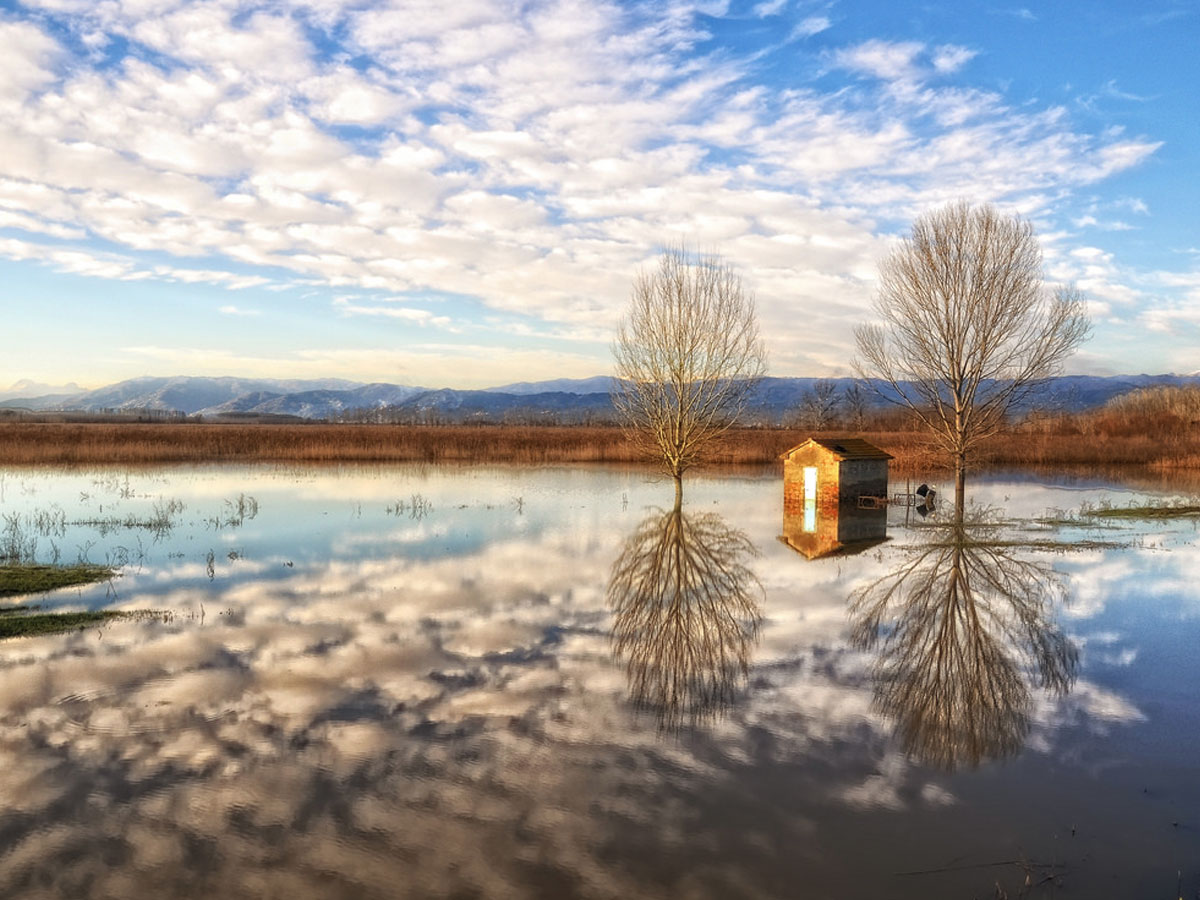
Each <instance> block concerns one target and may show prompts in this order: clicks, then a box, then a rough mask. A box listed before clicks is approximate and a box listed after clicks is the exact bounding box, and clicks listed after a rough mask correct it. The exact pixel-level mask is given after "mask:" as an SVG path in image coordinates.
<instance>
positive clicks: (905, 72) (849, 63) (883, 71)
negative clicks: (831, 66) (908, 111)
mask: <svg viewBox="0 0 1200 900" xmlns="http://www.w3.org/2000/svg"><path fill="white" fill-rule="evenodd" d="M924 50H925V45H924V44H921V43H918V42H916V41H884V40H879V39H872V40H869V41H864V42H863V43H861V44H858V45H856V46H854V47H847V48H846V49H844V50H839V51H837V53H835V54H834V60H835V61H836V63H837V64H838V65H839V66H841V67H842V68H845V69H850V70H851V71H855V72H861V73H863V74H865V75H872V76H874V77H875V78H881V79H884V80H886V81H899V80H910V79H915V78H916V77H917V74H918V68H917V65H916V62H917V57H918V56H920V55H921V54H922V53H923V52H924Z"/></svg>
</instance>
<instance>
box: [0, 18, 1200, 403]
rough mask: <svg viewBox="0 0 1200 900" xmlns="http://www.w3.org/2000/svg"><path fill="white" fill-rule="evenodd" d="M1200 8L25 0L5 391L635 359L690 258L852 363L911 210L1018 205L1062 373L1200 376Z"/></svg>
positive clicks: (6, 93)
mask: <svg viewBox="0 0 1200 900" xmlns="http://www.w3.org/2000/svg"><path fill="white" fill-rule="evenodd" d="M1198 45H1200V5H1198V4H1196V3H1194V2H1192V0H1186V2H1185V0H1139V2H1095V0H1059V2H1053V3H1029V4H1028V5H1021V4H1020V3H1006V2H997V3H977V2H957V0H956V2H950V0H944V2H936V0H934V2H927V3H905V2H882V0H872V2H866V0H863V2H849V0H833V2H806V0H750V2H739V0H695V2H687V0H666V2H646V3H640V2H637V3H635V2H629V3H603V2H586V0H545V2H543V0H526V2H521V0H507V2H506V0H458V2H454V3H446V2H442V0H391V2H384V0H378V2H361V0H274V2H248V0H196V2H181V0H26V2H16V0H0V134H2V135H3V139H2V142H0V303H2V304H3V310H4V315H3V321H2V324H0V346H2V348H3V353H2V354H0V387H3V386H4V385H6V384H9V383H12V382H15V381H17V380H18V379H31V380H34V381H37V382H41V383H44V384H64V383H67V382H75V383H77V384H79V385H82V386H84V387H97V386H101V385H103V384H108V383H111V382H113V381H118V380H121V379H125V378H131V377H136V376H140V375H235V376H243V377H250V376H259V377H279V378H346V379H352V380H356V381H388V382H395V383H402V384H410V385H421V386H425V387H443V386H447V387H459V388H471V387H484V386H494V385H500V384H506V383H510V382H516V381H536V380H543V379H550V378H561V377H587V376H592V375H599V374H605V373H608V372H610V371H611V369H612V362H611V350H610V343H611V339H612V336H613V332H614V329H615V326H616V324H617V322H618V321H619V320H620V318H621V316H622V315H623V313H624V311H625V308H626V306H627V304H628V302H629V291H630V286H631V283H632V281H633V279H634V278H635V276H636V275H637V274H638V272H639V271H642V270H645V269H648V268H650V267H652V266H653V264H654V260H655V258H656V256H657V254H658V253H659V252H661V250H662V248H663V247H665V246H672V245H677V244H681V243H682V244H684V245H686V246H689V247H692V248H695V249H698V250H702V251H707V252H714V253H718V254H720V255H721V256H722V257H723V258H724V259H725V260H726V261H727V262H728V263H729V264H730V265H731V266H733V267H734V268H735V269H736V271H737V272H738V273H739V274H740V276H741V278H742V280H743V283H744V285H745V286H746V288H747V289H748V290H749V291H750V292H752V293H753V295H754V297H755V300H756V303H757V308H758V315H759V322H760V327H761V329H762V332H763V335H764V338H765V341H766V344H767V349H768V352H769V354H770V374H772V375H780V376H838V375H849V374H852V368H851V360H852V357H853V350H854V347H853V344H854V338H853V329H854V326H855V325H857V324H860V323H862V322H865V321H869V320H870V319H871V316H872V313H871V300H872V296H873V291H874V287H875V273H876V267H877V264H878V262H879V261H880V259H882V258H883V257H884V256H885V255H886V254H887V253H888V251H889V249H890V248H892V247H893V246H894V244H895V242H896V241H897V240H898V239H899V238H900V237H901V236H902V235H903V234H904V233H905V231H906V230H907V228H908V227H909V225H910V224H911V222H912V220H913V218H914V217H915V216H917V215H920V214H921V213H923V212H926V211H928V210H931V209H934V208H937V207H939V206H941V205H944V204H946V203H948V202H952V201H955V200H967V201H970V202H990V203H994V204H995V205H996V206H998V207H999V208H1000V209H1001V210H1003V211H1005V212H1010V213H1016V214H1019V215H1022V216H1024V217H1026V218H1027V219H1029V220H1030V221H1031V222H1032V223H1033V224H1034V226H1035V228H1036V229H1037V233H1038V236H1039V240H1040V241H1041V244H1042V250H1043V255H1044V262H1045V271H1046V278H1047V281H1048V283H1051V284H1068V283H1070V284H1074V285H1075V286H1077V287H1078V288H1079V289H1080V290H1081V291H1082V292H1083V293H1084V295H1085V296H1086V297H1087V299H1088V303H1089V307H1090V311H1091V315H1092V319H1093V325H1094V328H1093V334H1092V337H1091V339H1090V341H1089V342H1088V343H1087V344H1086V345H1085V346H1084V347H1083V348H1082V349H1081V350H1080V351H1079V352H1078V353H1077V354H1076V355H1075V356H1074V357H1073V358H1072V359H1071V360H1070V361H1069V363H1068V365H1067V370H1068V371H1069V372H1075V373H1087V374H1100V375H1109V374H1132V373H1139V372H1150V373H1162V372H1180V373H1190V372H1196V371H1198V370H1200V233H1198V231H1200V229H1198V227H1197V217H1196V215H1195V210H1196V209H1197V208H1198V207H1200V177H1197V176H1198V175H1200V133H1198V127H1197V126H1198V122H1200V117H1198V116H1197V114H1196V105H1195V104H1196V96H1197V94H1198V93H1200V90H1198V89H1200V77H1198V76H1200V66H1197V64H1196V60H1195V48H1196V47H1197V46H1198Z"/></svg>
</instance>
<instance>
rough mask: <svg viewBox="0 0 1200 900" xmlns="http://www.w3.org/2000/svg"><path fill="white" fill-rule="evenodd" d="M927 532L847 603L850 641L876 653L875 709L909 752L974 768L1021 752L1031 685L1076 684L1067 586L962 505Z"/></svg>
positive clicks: (990, 519) (990, 521) (991, 519)
mask: <svg viewBox="0 0 1200 900" xmlns="http://www.w3.org/2000/svg"><path fill="white" fill-rule="evenodd" d="M923 530H924V531H925V534H926V537H925V538H924V539H923V540H922V541H921V542H920V543H919V544H918V545H917V546H916V547H914V548H912V550H911V558H910V559H908V560H907V561H905V562H904V563H903V564H902V565H901V566H900V567H899V568H897V569H896V571H894V572H893V573H891V574H889V575H886V576H884V577H883V578H881V579H879V580H878V581H875V582H873V583H872V584H869V585H867V586H866V587H865V588H863V589H861V590H859V591H857V592H856V593H855V594H854V595H853V596H852V597H851V601H850V614H851V621H852V623H853V626H852V627H853V637H854V641H855V643H856V644H857V645H858V646H860V647H863V648H866V649H873V650H875V651H876V654H877V655H876V660H875V672H874V674H875V703H876V706H877V708H878V709H879V710H880V711H881V712H882V713H884V714H885V715H887V716H889V717H891V718H893V719H894V720H895V721H896V723H897V724H896V728H897V733H898V735H899V736H900V740H901V744H902V745H903V747H904V750H905V752H906V753H908V754H909V755H911V756H913V757H915V758H917V759H919V760H921V761H922V762H924V763H927V764H930V765H934V766H938V767H939V768H943V769H947V770H953V769H956V768H958V767H960V766H967V767H970V768H975V767H978V766H979V765H980V764H981V763H983V762H986V761H988V760H993V759H1003V758H1006V757H1009V756H1012V755H1014V754H1016V753H1017V752H1019V751H1020V749H1021V748H1022V746H1024V743H1025V737H1026V735H1027V734H1028V731H1029V715H1030V710H1031V707H1032V705H1033V688H1034V687H1038V688H1042V689H1045V690H1047V691H1049V692H1050V693H1052V694H1056V695H1062V694H1065V693H1066V692H1068V691H1069V690H1070V689H1071V686H1072V685H1073V684H1074V681H1075V670H1076V665H1077V663H1078V650H1077V648H1076V647H1075V646H1074V645H1073V644H1072V643H1071V641H1070V640H1069V639H1068V638H1067V637H1066V635H1064V634H1063V632H1062V631H1061V630H1060V629H1059V627H1058V625H1057V624H1056V623H1055V622H1054V620H1053V608H1054V604H1055V602H1056V601H1058V600H1060V599H1062V598H1063V597H1064V596H1065V584H1064V581H1063V579H1062V577H1061V576H1060V575H1058V574H1057V573H1056V572H1054V571H1053V570H1052V569H1051V567H1050V566H1049V565H1047V564H1045V563H1039V562H1035V561H1032V560H1028V559H1021V558H1020V557H1019V556H1018V555H1017V554H1018V548H1016V547H1014V546H1013V544H1012V543H1011V542H1009V543H1005V542H1004V541H1002V540H1001V539H1000V535H999V526H998V524H997V523H996V521H995V516H993V515H990V514H989V513H987V512H986V511H973V512H971V513H970V514H967V513H965V512H964V510H963V508H962V506H961V504H960V505H959V506H957V507H956V510H955V514H954V519H953V520H952V521H950V522H948V523H946V524H939V525H933V526H929V527H928V528H927V529H923Z"/></svg>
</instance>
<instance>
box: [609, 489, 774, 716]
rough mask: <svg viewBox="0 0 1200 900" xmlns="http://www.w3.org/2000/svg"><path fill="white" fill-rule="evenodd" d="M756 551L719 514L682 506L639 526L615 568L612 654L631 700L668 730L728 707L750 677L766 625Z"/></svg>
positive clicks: (611, 585)
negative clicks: (754, 562)
mask: <svg viewBox="0 0 1200 900" xmlns="http://www.w3.org/2000/svg"><path fill="white" fill-rule="evenodd" d="M757 555H758V554H757V550H756V548H755V547H754V544H753V543H752V542H751V541H750V539H749V538H748V537H747V536H746V535H745V534H744V533H742V532H740V531H738V530H736V529H733V528H730V527H729V525H727V524H726V522H725V520H724V519H722V518H721V517H720V516H718V515H716V514H715V513H697V514H685V513H684V512H683V510H682V508H681V505H680V504H679V503H676V505H675V507H674V508H673V509H671V510H669V511H667V512H661V511H658V512H655V513H653V514H651V515H650V516H648V517H647V518H646V519H644V520H643V521H642V522H641V524H639V525H638V527H637V528H636V529H635V530H634V532H633V533H632V534H631V535H630V536H629V537H628V538H627V539H626V541H625V544H624V545H623V547H622V549H621V552H620V555H619V556H618V557H617V559H616V562H614V564H613V569H612V578H611V580H610V582H609V586H608V603H609V606H610V608H611V609H612V612H613V652H614V655H615V656H616V657H617V658H618V659H619V660H621V661H622V662H623V663H624V665H625V667H626V671H627V673H628V679H629V694H630V697H631V698H632V700H633V702H634V703H635V704H636V705H637V706H639V707H642V708H644V709H648V710H652V711H653V712H654V713H655V714H656V715H657V716H658V720H659V724H660V726H661V727H663V728H664V729H668V730H669V729H675V728H678V727H680V726H681V725H683V724H685V723H690V724H698V723H699V722H702V721H707V720H710V719H712V718H714V717H715V716H716V715H718V714H719V713H720V712H721V710H723V709H724V708H725V707H726V706H728V705H729V704H730V703H731V702H732V701H733V700H734V698H735V697H736V696H737V694H738V692H739V691H740V690H741V688H742V686H743V684H744V683H745V680H746V675H747V671H748V664H749V657H750V652H751V650H752V648H753V645H754V643H755V641H756V639H757V636H758V629H759V625H760V624H761V622H762V613H761V606H760V601H761V599H762V596H763V589H762V585H761V584H760V583H759V581H758V579H757V577H755V575H754V572H753V571H752V570H751V569H750V567H749V566H748V565H747V561H748V560H749V559H750V558H752V557H754V556H757Z"/></svg>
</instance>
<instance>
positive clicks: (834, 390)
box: [800, 378, 842, 430]
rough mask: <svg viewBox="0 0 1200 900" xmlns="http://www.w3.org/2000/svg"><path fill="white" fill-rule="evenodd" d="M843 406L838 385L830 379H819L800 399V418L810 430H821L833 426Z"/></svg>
mask: <svg viewBox="0 0 1200 900" xmlns="http://www.w3.org/2000/svg"><path fill="white" fill-rule="evenodd" d="M841 405H842V401H841V398H840V397H839V396H838V385H837V382H836V381H833V380H832V379H830V378H819V379H817V380H816V381H814V382H813V386H812V387H811V388H809V389H808V390H807V391H805V393H804V396H803V397H801V398H800V418H801V421H803V422H804V424H805V425H807V426H808V427H810V428H815V429H817V430H821V429H824V428H828V427H829V426H830V425H832V424H833V420H834V419H835V418H836V417H837V413H838V408H839V407H840V406H841Z"/></svg>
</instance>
